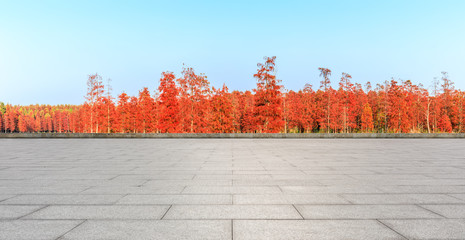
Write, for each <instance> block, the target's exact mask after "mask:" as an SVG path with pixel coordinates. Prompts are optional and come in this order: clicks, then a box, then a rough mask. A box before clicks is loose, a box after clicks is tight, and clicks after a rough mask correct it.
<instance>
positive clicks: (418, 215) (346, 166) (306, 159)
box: [0, 139, 465, 240]
mask: <svg viewBox="0 0 465 240" xmlns="http://www.w3.org/2000/svg"><path fill="white" fill-rule="evenodd" d="M0 239H8V240H11V239H34V240H36V239H163V240H166V239H237V240H244V239H286V240H288V239H318V240H320V239H370V240H372V239H465V140H464V139H457V140H450V139H441V140H434V139H338V140H335V139H307V140H306V139H261V140H253V139H128V140H124V139H62V140H60V139H0Z"/></svg>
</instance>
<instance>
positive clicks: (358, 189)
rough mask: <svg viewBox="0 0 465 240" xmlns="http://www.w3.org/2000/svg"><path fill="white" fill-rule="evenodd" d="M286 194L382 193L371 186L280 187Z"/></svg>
mask: <svg viewBox="0 0 465 240" xmlns="http://www.w3.org/2000/svg"><path fill="white" fill-rule="evenodd" d="M280 187H281V189H282V190H283V192H284V193H288V194H294V193H295V194H316V193H382V191H380V190H379V189H377V188H376V187H373V186H365V185H361V186H355V185H354V186H339V185H334V186H280Z"/></svg>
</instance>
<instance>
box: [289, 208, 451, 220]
mask: <svg viewBox="0 0 465 240" xmlns="http://www.w3.org/2000/svg"><path fill="white" fill-rule="evenodd" d="M296 208H297V210H298V211H299V212H300V213H301V214H302V216H303V217H304V218H305V219H412V218H418V219H421V218H442V217H441V216H439V215H437V214H434V213H431V212H430V211H428V210H425V209H423V208H420V207H418V206H415V205H296Z"/></svg>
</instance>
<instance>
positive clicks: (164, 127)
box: [158, 72, 179, 133]
mask: <svg viewBox="0 0 465 240" xmlns="http://www.w3.org/2000/svg"><path fill="white" fill-rule="evenodd" d="M158 91H159V93H160V95H159V98H158V99H159V110H160V111H159V113H160V116H159V126H158V128H159V129H160V131H161V132H162V133H166V132H171V133H175V132H178V131H179V100H178V97H179V88H178V86H177V85H176V82H175V76H174V74H173V73H172V72H163V73H162V77H161V78H160V86H159V87H158Z"/></svg>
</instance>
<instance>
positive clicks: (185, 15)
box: [0, 0, 465, 105]
mask: <svg viewBox="0 0 465 240" xmlns="http://www.w3.org/2000/svg"><path fill="white" fill-rule="evenodd" d="M464 12H465V1H463V0H456V1H450V0H449V1H448V0H442V1H430V0H418V1H414V0H410V1H407V0H401V1H397V0H386V1H372V0H371V1H345V0H341V1H331V0H321V1H310V0H307V1H292V0H288V1H272V0H269V1H250V0H248V1H242V0H238V1H201V0H197V1H176V0H172V1H166V0H165V1H136V0H134V1H116V0H111V1H103V0H102V1H95V0H94V1H86V0H68V1H62V0H57V1H47V0H41V1H35V0H33V1H23V0H11V1H3V0H0V101H2V102H5V103H11V104H22V105H28V104H37V103H39V104H80V103H82V102H84V95H85V94H86V90H87V87H86V81H87V77H88V75H89V74H95V73H98V74H99V75H101V76H102V77H103V79H104V80H105V81H106V80H107V79H108V78H111V80H112V81H111V85H112V89H113V95H114V96H116V95H118V94H120V93H121V92H123V91H125V92H126V93H128V94H130V95H137V94H138V91H139V90H141V89H142V88H143V87H148V88H149V90H150V91H151V92H152V93H155V90H156V88H157V87H158V81H159V79H160V76H161V73H162V72H164V71H172V72H174V73H175V74H176V76H180V73H181V71H182V67H183V64H185V66H188V67H193V68H194V70H195V71H196V72H197V73H205V74H206V75H207V76H208V80H209V81H210V83H211V85H212V86H215V87H220V86H222V85H223V83H225V84H226V85H227V86H228V87H229V89H230V90H241V91H243V90H250V89H253V88H254V87H255V86H256V80H255V79H254V78H253V74H254V73H255V72H256V70H257V63H259V62H263V57H264V56H277V59H276V68H277V73H276V74H277V77H278V78H279V79H281V80H282V83H283V84H284V86H285V87H286V88H287V89H290V90H299V89H301V88H303V86H304V85H305V84H306V83H309V84H312V85H313V86H314V89H317V88H318V87H319V82H320V80H321V79H320V78H319V73H318V67H326V68H329V69H331V70H332V76H331V81H332V85H333V87H337V84H338V82H339V80H340V77H341V74H342V72H347V73H349V74H351V75H352V77H353V81H354V82H358V83H362V84H364V83H366V82H367V81H370V82H371V83H372V85H373V86H374V85H376V83H382V82H384V81H385V80H390V79H391V78H394V79H396V80H411V81H412V82H413V83H415V84H419V83H422V84H423V85H424V86H425V87H427V88H429V87H430V86H431V85H432V81H433V79H434V77H440V76H441V72H442V71H447V72H448V73H449V76H450V78H451V79H452V81H454V82H455V85H456V88H458V89H462V90H465V14H464Z"/></svg>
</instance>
